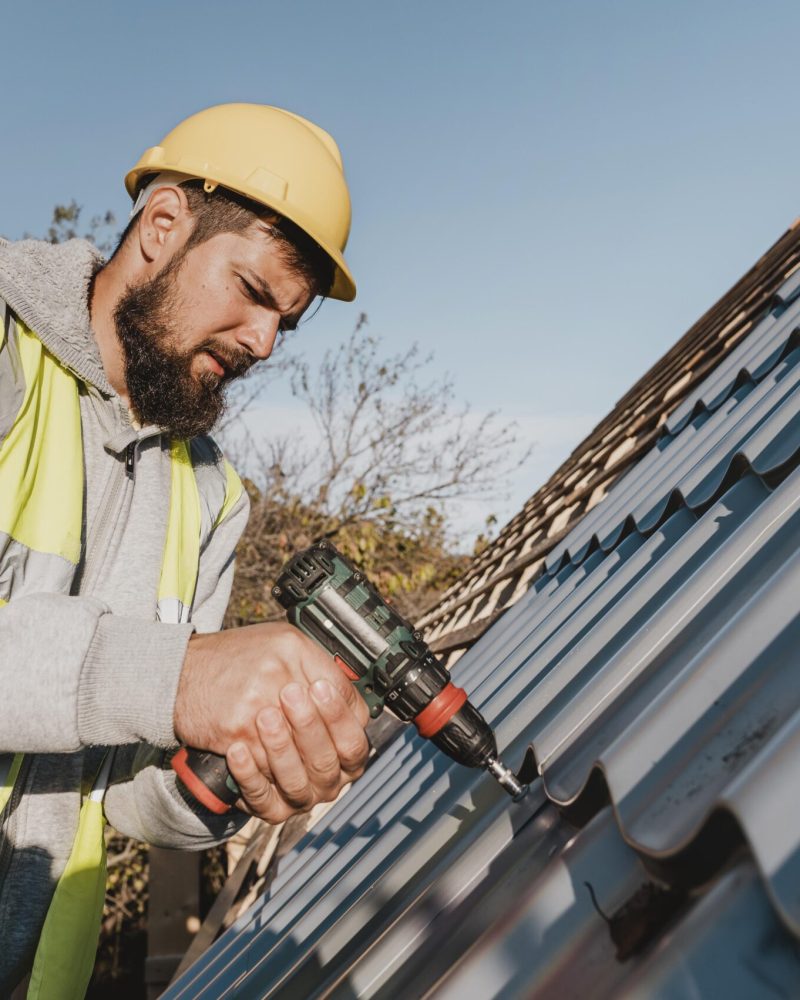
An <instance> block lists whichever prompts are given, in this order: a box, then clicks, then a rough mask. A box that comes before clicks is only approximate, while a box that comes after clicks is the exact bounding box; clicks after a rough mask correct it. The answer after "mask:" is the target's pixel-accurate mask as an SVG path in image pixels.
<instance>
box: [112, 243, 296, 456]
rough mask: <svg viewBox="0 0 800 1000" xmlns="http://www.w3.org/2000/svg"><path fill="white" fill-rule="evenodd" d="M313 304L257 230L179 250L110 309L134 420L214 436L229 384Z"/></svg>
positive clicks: (272, 245)
mask: <svg viewBox="0 0 800 1000" xmlns="http://www.w3.org/2000/svg"><path fill="white" fill-rule="evenodd" d="M312 297H313V296H312V295H311V294H310V292H309V289H308V285H307V283H306V282H305V280H304V279H303V278H302V277H299V276H298V275H296V274H295V273H294V272H293V271H292V270H291V269H290V268H289V267H288V266H287V264H286V263H285V262H284V261H283V259H282V258H281V255H280V252H279V251H278V250H277V249H276V246H275V243H274V241H273V239H272V237H271V236H270V235H269V234H268V232H267V231H266V230H265V229H264V228H263V227H262V226H261V224H260V223H254V224H253V226H251V227H250V228H249V229H248V230H246V231H245V232H244V233H221V234H219V235H217V236H213V237H211V238H210V239H209V240H207V241H205V242H204V243H201V244H199V245H198V246H195V247H193V248H192V249H191V250H189V251H188V252H186V253H185V254H184V253H183V252H182V251H178V253H177V254H176V255H175V256H174V257H173V258H172V260H171V261H170V262H169V263H168V264H167V265H166V266H165V267H164V268H163V269H162V270H161V271H160V272H159V273H158V274H156V275H155V276H154V277H153V278H151V279H149V280H147V281H145V282H143V283H141V284H139V285H135V286H131V287H129V288H128V289H127V291H126V292H125V293H124V294H123V296H122V297H121V298H120V300H119V302H118V304H117V307H116V309H115V311H114V320H115V324H116V330H117V336H118V337H119V341H120V344H121V346H122V350H123V354H124V356H125V379H126V384H127V389H128V396H129V399H130V403H131V407H132V409H133V411H134V413H135V414H136V416H137V418H138V420H139V421H140V422H141V423H142V424H155V425H157V426H159V427H161V428H162V429H163V430H165V431H167V432H169V433H171V434H173V435H175V436H176V437H193V436H194V435H196V434H203V433H207V432H208V431H210V430H211V428H212V427H213V426H214V424H215V423H216V422H217V420H218V419H219V417H220V416H221V415H222V413H223V412H224V409H225V388H226V386H227V385H228V384H229V383H230V382H231V381H232V380H233V379H234V378H238V377H240V376H242V375H244V374H245V373H246V372H247V371H248V370H249V368H250V367H251V365H253V364H254V363H255V362H256V361H258V360H260V359H262V358H267V357H269V355H270V352H271V351H272V347H273V344H274V343H275V338H276V336H277V334H278V331H279V330H287V329H293V328H294V327H295V326H296V324H297V322H298V320H299V319H300V317H301V315H302V314H303V312H304V311H305V309H306V308H307V307H308V305H309V303H310V301H311V299H312Z"/></svg>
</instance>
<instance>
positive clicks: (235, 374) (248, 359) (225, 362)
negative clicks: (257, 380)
mask: <svg viewBox="0 0 800 1000" xmlns="http://www.w3.org/2000/svg"><path fill="white" fill-rule="evenodd" d="M196 350H197V351H198V352H202V351H205V352H207V353H208V354H211V355H212V356H213V357H215V358H216V359H217V361H219V362H220V364H221V365H222V366H223V367H224V368H225V375H224V376H223V378H224V379H226V380H228V379H236V378H241V377H242V376H243V375H246V374H247V373H248V372H249V371H250V369H251V368H252V367H253V365H254V364H255V363H256V360H257V359H256V358H254V357H253V356H252V354H250V352H249V351H246V350H244V348H243V349H242V350H238V351H237V350H232V349H231V348H230V347H229V346H228V345H227V344H218V343H216V342H215V341H213V340H207V341H206V342H205V343H204V344H201V345H200V347H198V348H196Z"/></svg>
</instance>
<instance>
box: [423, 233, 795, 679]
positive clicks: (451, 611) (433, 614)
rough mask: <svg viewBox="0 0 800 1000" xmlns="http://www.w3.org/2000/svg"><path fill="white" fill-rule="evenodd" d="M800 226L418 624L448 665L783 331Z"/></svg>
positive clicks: (636, 389)
mask: <svg viewBox="0 0 800 1000" xmlns="http://www.w3.org/2000/svg"><path fill="white" fill-rule="evenodd" d="M799 223H800V220H798V222H795V224H794V225H793V226H792V228H791V229H789V230H788V231H787V232H786V233H784V235H783V236H782V237H781V238H780V239H779V240H778V241H777V242H776V243H775V245H774V246H772V247H771V248H770V249H769V250H768V251H767V252H766V253H765V254H764V256H763V257H762V258H761V259H760V260H759V261H758V262H757V263H756V264H755V265H754V266H753V268H751V270H750V271H748V273H747V274H746V275H745V276H744V277H743V278H742V279H741V280H740V281H739V282H737V284H736V285H734V287H733V288H732V289H731V290H730V291H729V292H728V293H727V294H726V295H725V296H723V298H722V299H720V301H719V302H717V304H716V305H715V306H714V307H713V308H711V309H709V311H708V312H707V313H706V314H705V315H704V316H702V317H701V318H700V319H699V320H698V321H697V323H695V324H694V326H692V327H691V329H690V330H689V331H688V332H687V333H686V335H685V336H684V337H682V338H681V340H679V341H678V343H677V344H676V345H675V346H674V347H673V348H672V349H671V350H670V351H668V352H667V354H665V355H664V357H663V358H661V359H660V360H659V361H658V362H657V363H656V364H655V365H654V366H653V368H651V370H650V371H649V372H647V374H646V375H644V376H643V378H641V379H640V380H639V381H638V382H637V383H636V385H634V386H633V387H632V388H631V390H630V391H629V392H628V393H626V394H625V396H623V398H622V399H621V400H620V401H619V402H618V403H617V405H616V406H615V407H614V409H613V410H612V411H611V413H609V415H608V416H607V417H606V418H605V419H604V420H603V421H602V422H601V423H600V424H598V426H597V427H596V428H595V429H594V430H593V431H592V433H591V434H590V435H589V436H588V437H587V438H586V440H585V441H583V442H582V443H581V444H580V445H579V446H578V447H577V448H576V449H575V451H574V452H573V453H572V454H571V455H570V457H569V458H568V459H567V461H566V462H564V464H563V465H562V466H561V467H560V468H559V469H558V471H557V472H556V473H555V474H554V475H553V476H552V477H551V478H550V479H549V480H548V482H547V483H545V485H544V486H543V487H542V488H541V489H539V490H537V492H536V493H535V494H534V495H533V496H532V497H531V498H530V500H528V502H527V503H526V504H525V506H524V507H523V509H522V510H521V511H520V513H519V514H517V516H516V517H515V518H513V519H512V520H511V521H510V522H509V523H508V524H507V525H506V526H505V527H504V528H503V530H502V531H501V533H500V534H499V536H498V537H497V539H496V540H495V541H494V542H493V543H492V545H491V546H489V547H488V548H487V549H486V550H485V551H484V552H483V553H481V555H480V556H479V557H478V558H477V559H475V560H474V562H473V563H472V565H471V567H470V569H469V570H468V572H467V573H466V574H465V575H464V576H463V577H462V578H461V579H460V580H459V581H458V583H456V584H455V585H454V586H453V587H451V588H450V589H449V590H448V591H447V593H445V594H444V595H443V597H442V598H441V600H440V601H439V602H438V603H437V604H436V605H435V606H434V607H433V608H431V609H429V610H428V611H427V613H426V614H425V615H424V617H423V618H422V619H421V620H420V621H419V622H418V624H419V626H420V627H421V628H423V629H424V630H425V635H426V638H427V639H428V641H429V642H430V643H431V645H432V646H433V648H434V649H435V650H436V651H437V652H438V653H439V654H440V655H441V656H443V657H444V658H445V660H446V662H447V664H448V666H451V667H452V666H453V665H454V663H455V662H456V660H457V659H458V657H459V656H460V655H461V654H462V653H463V652H464V651H465V650H466V649H467V648H469V646H470V645H471V644H472V643H473V642H474V641H475V640H476V639H477V638H478V636H480V635H481V634H482V633H483V632H484V631H485V630H486V629H487V628H488V627H489V625H491V624H492V623H493V622H494V621H496V620H497V618H498V617H499V616H500V615H501V614H502V613H503V612H504V611H506V610H507V609H508V608H509V607H511V605H513V604H515V603H516V602H517V601H518V600H519V599H520V598H521V597H522V595H523V594H525V593H526V591H527V590H528V588H529V587H530V586H531V584H532V582H533V581H534V580H535V579H536V577H537V576H538V574H539V573H540V572H541V570H542V566H543V561H544V558H545V556H546V555H547V554H548V553H549V552H550V551H551V550H552V549H553V548H554V547H555V546H556V545H557V544H558V543H559V542H560V541H561V539H562V538H564V536H565V535H566V534H567V532H569V531H570V530H571V529H572V527H573V526H574V525H575V524H577V523H578V521H580V520H581V518H583V517H584V516H585V515H586V514H587V513H588V512H589V511H590V510H592V509H593V508H594V507H595V506H596V505H597V504H598V503H599V502H600V501H601V500H602V499H603V497H604V496H605V495H606V493H607V492H608V490H609V489H610V488H611V486H612V485H613V484H614V482H616V480H617V479H619V477H620V476H621V475H624V473H625V472H626V471H627V470H628V469H629V468H631V466H632V465H634V464H635V463H636V462H637V461H638V460H639V459H640V458H641V456H642V455H643V454H644V453H645V452H646V451H647V450H648V449H649V448H650V447H651V446H652V444H653V443H654V441H656V440H657V438H658V436H659V434H660V432H661V428H662V426H663V425H664V422H665V421H667V420H668V421H669V422H668V426H670V427H675V426H677V425H678V424H679V422H680V421H681V420H685V419H686V418H687V417H688V415H689V414H690V413H691V411H692V408H693V407H694V406H695V405H696V402H697V391H698V387H699V386H700V385H701V384H702V383H703V382H704V380H705V379H706V378H707V376H708V375H709V373H710V372H712V371H716V376H715V378H717V379H719V380H721V381H722V382H724V381H725V380H726V379H727V378H728V375H729V373H730V372H729V367H730V361H729V360H726V359H730V356H731V353H732V352H733V350H734V349H735V347H736V346H737V345H738V344H739V343H741V341H742V339H743V338H744V337H746V336H748V334H749V333H751V332H752V330H753V328H754V326H755V325H756V324H757V323H758V322H759V321H762V322H764V321H766V323H767V324H768V325H769V326H771V327H775V328H777V329H778V330H779V329H780V326H781V324H780V316H781V313H782V310H783V308H784V305H785V304H784V301H783V299H784V298H791V296H792V295H794V294H796V291H797V287H798V285H800V272H798V270H797V269H798V268H799V267H800V228H798V225H799ZM779 289H782V290H781V291H780V293H779ZM765 314H767V317H766V320H764V317H765ZM776 336H779V333H777V332H776ZM768 349H769V348H768V346H765V348H764V350H768ZM754 362H755V363H756V365H757V363H758V361H757V359H754ZM711 405H713V399H712V400H711Z"/></svg>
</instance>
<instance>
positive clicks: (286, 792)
mask: <svg viewBox="0 0 800 1000" xmlns="http://www.w3.org/2000/svg"><path fill="white" fill-rule="evenodd" d="M281 791H282V792H283V797H284V798H285V799H286V801H287V802H289V803H290V804H291V805H292V806H294V807H295V808H298V809H304V808H308V809H310V808H311V806H312V805H313V804H314V791H313V789H312V787H311V785H310V784H309V783H308V781H299V780H296V779H292V778H288V779H285V780H284V781H283V782H281Z"/></svg>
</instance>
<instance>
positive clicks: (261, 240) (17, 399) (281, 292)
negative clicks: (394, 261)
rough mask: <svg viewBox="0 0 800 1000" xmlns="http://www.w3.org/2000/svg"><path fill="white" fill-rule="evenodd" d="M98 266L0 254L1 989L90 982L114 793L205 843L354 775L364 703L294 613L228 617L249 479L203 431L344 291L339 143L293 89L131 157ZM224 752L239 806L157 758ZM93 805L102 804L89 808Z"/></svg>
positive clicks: (201, 117) (133, 817)
mask: <svg viewBox="0 0 800 1000" xmlns="http://www.w3.org/2000/svg"><path fill="white" fill-rule="evenodd" d="M126 186H127V188H128V191H129V193H130V194H131V196H132V197H133V198H134V199H135V205H134V212H133V218H132V221H131V223H130V225H129V226H128V228H127V230H126V232H125V233H124V234H123V237H122V240H121V242H120V245H119V247H118V249H117V250H116V252H115V253H114V255H113V257H112V258H111V260H110V261H108V263H104V262H103V261H102V260H101V259H100V258H99V257H98V256H97V255H96V253H95V251H94V250H93V248H92V247H91V246H90V245H89V244H87V243H84V242H82V241H71V242H70V243H67V244H64V245H61V246H51V245H49V244H42V243H37V242H34V241H24V242H22V243H18V244H4V245H0V318H2V324H0V332H1V333H2V346H1V347H0V603H2V604H4V605H6V606H4V607H3V608H2V610H0V663H2V680H3V696H2V698H0V734H2V735H1V736H0V740H2V743H0V751H2V752H1V753H0V806H2V814H0V823H1V824H2V839H1V840H0V885H1V887H2V888H1V890H0V940H2V942H3V947H2V949H0V992H1V993H2V995H6V993H7V992H10V990H11V989H12V988H13V987H14V986H15V984H17V983H18V982H19V981H20V980H21V979H23V978H24V976H25V975H26V974H27V973H28V971H30V970H31V968H32V975H31V985H30V987H29V993H28V995H29V996H36V997H48V996H58V997H71V996H82V995H83V992H84V991H85V987H86V983H87V982H88V977H89V975H90V973H91V966H92V961H93V956H94V949H95V944H96V939H97V928H98V921H99V910H100V907H101V906H102V896H103V892H102V887H103V880H104V857H103V853H102V851H103V849H102V825H103V824H102V817H101V812H100V810H101V808H102V809H104V811H105V816H106V818H107V819H108V821H109V822H110V823H111V824H112V825H113V826H114V827H115V828H116V829H118V830H119V831H121V832H122V833H124V834H127V835H128V836H132V837H136V838H139V839H142V840H147V841H149V842H150V843H151V844H154V845H158V846H166V847H181V848H194V849H199V848H204V847H209V846H211V845H213V844H216V843H219V842H220V841H221V840H223V839H225V838H226V837H228V836H230V835H231V834H232V833H233V832H235V830H236V829H238V828H239V826H240V825H241V823H242V822H244V821H245V819H246V814H248V813H250V814H254V815H256V816H260V817H262V818H263V819H265V820H267V821H268V822H271V823H277V822H281V821H282V820H284V819H286V818H287V817H288V816H290V815H292V814H293V813H295V812H297V811H304V810H307V809H309V808H310V807H311V806H312V805H313V804H314V803H316V802H319V801H331V800H332V799H333V798H335V796H336V795H337V794H338V792H339V791H340V789H341V788H342V787H343V785H344V784H346V783H347V782H349V781H352V780H353V779H354V778H356V777H357V776H358V775H359V774H360V773H361V772H362V770H363V767H364V764H365V761H366V757H367V751H368V745H367V740H366V737H365V734H364V727H365V725H366V722H367V714H368V713H367V711H366V706H365V705H364V704H363V702H362V701H361V699H360V698H358V697H357V696H356V693H355V691H354V689H353V688H352V686H351V685H350V684H348V683H347V681H346V680H345V679H344V678H343V677H342V675H341V674H340V672H339V670H338V669H337V668H336V667H335V665H334V664H333V661H332V660H331V659H330V657H329V656H328V655H327V654H325V653H324V652H323V651H321V650H320V649H319V647H318V646H317V645H316V644H314V643H313V642H311V641H310V640H308V639H306V638H305V637H304V636H303V635H302V634H301V633H300V632H299V631H298V630H296V629H294V628H291V627H290V626H288V625H283V624H267V625H256V626H250V627H248V628H242V629H236V630H230V631H226V632H222V633H219V632H218V629H219V627H220V625H221V622H222V617H223V613H224V610H225V606H226V603H227V600H228V596H229V593H230V586H231V578H232V572H233V556H234V549H235V546H236V543H237V541H238V538H239V536H240V534H241V531H242V529H243V527H244V524H245V521H246V519H247V506H248V501H247V495H246V493H245V492H244V490H243V489H242V486H241V483H240V482H239V480H238V478H237V477H236V475H235V473H234V472H233V470H232V469H231V468H230V467H229V466H228V465H227V463H225V461H224V459H223V458H222V456H221V455H220V453H219V451H218V449H217V448H216V446H215V445H214V443H213V442H212V440H211V439H210V438H208V437H207V436H206V435H207V433H208V431H209V430H210V429H211V428H212V426H213V424H214V423H215V421H216V419H217V418H218V417H219V415H220V413H221V412H222V410H223V407H224V393H225V387H226V385H227V384H228V383H229V382H230V381H231V380H232V379H234V378H236V377H238V376H241V375H243V374H244V373H245V372H246V371H247V370H248V369H249V367H250V366H251V365H252V364H254V363H255V362H256V361H258V360H260V359H264V358H267V357H268V356H269V354H270V351H271V350H272V346H273V344H274V342H275V338H276V336H277V334H278V332H279V331H280V330H285V329H291V328H293V327H294V326H295V325H296V324H297V322H298V321H299V320H300V318H301V316H302V315H303V314H304V313H305V311H306V310H307V309H308V307H309V305H310V304H311V302H312V301H313V300H314V298H315V297H316V296H319V295H322V296H325V295H327V296H330V297H334V298H340V299H344V300H350V299H352V298H353V297H354V295H355V286H354V284H353V280H352V277H351V276H350V273H349V271H348V269H347V265H346V264H345V261H344V258H343V256H342V251H343V249H344V246H345V243H346V240H347V235H348V230H349V221H350V203H349V195H348V191H347V186H346V183H345V180H344V175H343V172H342V167H341V159H340V157H339V152H338V149H337V147H336V145H335V143H334V141H333V140H332V139H331V137H330V136H329V135H328V134H327V133H325V132H323V131H322V130H321V129H319V128H318V127H317V126H315V125H313V124H311V123H310V122H308V121H306V120H305V119H302V118H299V117H297V116H295V115H292V114H290V113H289V112H285V111H281V110H279V109H277V108H270V107H263V106H257V105H223V106H220V107H216V108H210V109H208V110H206V111H203V112H200V113H199V114H197V115H194V116H193V117H191V118H189V119H187V120H186V121H185V122H183V123H181V124H180V125H178V126H177V127H176V128H175V129H174V130H173V131H172V132H170V133H169V135H167V136H166V138H165V139H164V140H163V141H162V143H161V145H159V146H156V147H153V148H152V149H149V150H148V151H147V152H146V153H145V154H144V156H143V157H142V159H141V160H140V161H139V163H138V164H137V166H136V167H135V168H134V169H133V170H132V171H131V172H130V173H129V174H128V176H127V178H126ZM178 743H184V744H187V745H189V746H194V747H200V748H205V749H209V750H212V751H214V752H216V753H219V754H225V755H226V756H227V761H228V766H229V768H230V771H231V772H232V774H233V775H234V777H235V778H236V780H237V782H238V784H239V786H240V788H241V792H242V799H241V801H240V803H239V805H240V809H239V810H238V811H237V812H235V813H233V814H229V816H227V817H218V816H215V815H213V814H212V813H210V812H207V811H206V810H205V809H204V808H203V807H202V806H200V805H199V804H198V803H197V802H195V801H194V800H192V799H191V797H190V796H188V795H187V794H186V793H185V791H184V790H182V789H181V787H180V786H179V784H177V783H176V778H175V775H174V773H173V772H172V771H171V769H170V767H169V760H170V757H171V755H172V752H173V751H174V748H175V747H176V745H177V744H178ZM101 803H102V806H101Z"/></svg>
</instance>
